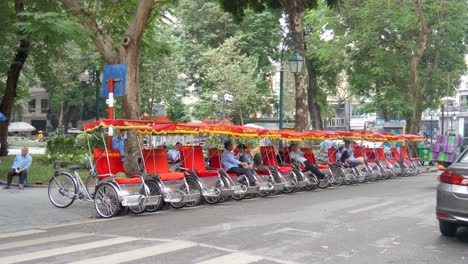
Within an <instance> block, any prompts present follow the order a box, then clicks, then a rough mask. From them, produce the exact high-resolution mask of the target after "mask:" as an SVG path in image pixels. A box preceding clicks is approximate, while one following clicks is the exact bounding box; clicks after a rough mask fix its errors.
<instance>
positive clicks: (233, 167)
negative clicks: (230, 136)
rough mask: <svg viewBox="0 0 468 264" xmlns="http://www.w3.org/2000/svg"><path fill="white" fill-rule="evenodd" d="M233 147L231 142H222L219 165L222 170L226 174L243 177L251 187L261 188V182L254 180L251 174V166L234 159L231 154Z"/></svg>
mask: <svg viewBox="0 0 468 264" xmlns="http://www.w3.org/2000/svg"><path fill="white" fill-rule="evenodd" d="M232 150H233V145H232V142H231V141H226V142H224V151H223V154H222V155H221V163H222V165H223V168H224V169H225V170H226V172H228V173H234V174H237V175H245V176H246V177H247V179H248V180H249V183H250V185H251V186H261V185H262V184H261V182H259V181H257V180H256V179H255V176H254V174H253V171H252V168H253V164H248V163H247V162H242V161H239V160H237V159H236V158H235V157H234V153H233V152H232Z"/></svg>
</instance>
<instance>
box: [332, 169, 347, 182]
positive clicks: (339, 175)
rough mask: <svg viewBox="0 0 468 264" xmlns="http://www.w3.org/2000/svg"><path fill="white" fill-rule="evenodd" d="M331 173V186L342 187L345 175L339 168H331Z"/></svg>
mask: <svg viewBox="0 0 468 264" xmlns="http://www.w3.org/2000/svg"><path fill="white" fill-rule="evenodd" d="M331 173H332V175H333V181H332V182H331V185H332V186H335V187H338V186H341V185H343V183H344V177H345V175H344V174H345V173H344V171H343V170H342V169H341V168H338V167H333V168H331Z"/></svg>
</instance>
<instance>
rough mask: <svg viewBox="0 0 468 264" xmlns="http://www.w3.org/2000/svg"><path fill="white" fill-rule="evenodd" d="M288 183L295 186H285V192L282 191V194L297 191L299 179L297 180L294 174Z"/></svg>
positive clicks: (290, 176)
mask: <svg viewBox="0 0 468 264" xmlns="http://www.w3.org/2000/svg"><path fill="white" fill-rule="evenodd" d="M288 181H289V182H290V183H292V184H293V186H292V187H286V186H284V188H283V190H281V192H283V193H292V192H294V191H295V190H296V189H297V179H296V177H295V176H294V174H293V173H291V175H289V177H288Z"/></svg>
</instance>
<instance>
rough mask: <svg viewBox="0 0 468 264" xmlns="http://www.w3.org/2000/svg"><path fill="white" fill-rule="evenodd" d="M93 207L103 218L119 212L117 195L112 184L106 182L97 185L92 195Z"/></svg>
mask: <svg viewBox="0 0 468 264" xmlns="http://www.w3.org/2000/svg"><path fill="white" fill-rule="evenodd" d="M94 207H95V208H96V211H97V212H98V214H99V215H100V216H101V217H103V218H111V217H113V216H115V215H116V214H117V213H118V212H119V209H120V201H119V196H118V194H117V191H116V190H115V188H114V186H112V184H110V183H108V182H106V183H103V184H100V185H99V186H98V187H97V189H96V193H95V195H94Z"/></svg>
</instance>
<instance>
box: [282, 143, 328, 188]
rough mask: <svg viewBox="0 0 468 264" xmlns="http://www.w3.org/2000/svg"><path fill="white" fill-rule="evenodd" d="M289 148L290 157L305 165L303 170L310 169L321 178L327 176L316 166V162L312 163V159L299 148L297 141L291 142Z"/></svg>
mask: <svg viewBox="0 0 468 264" xmlns="http://www.w3.org/2000/svg"><path fill="white" fill-rule="evenodd" d="M289 148H290V150H289V158H290V159H291V162H297V163H299V164H300V165H301V166H303V167H305V169H304V170H303V172H305V171H310V172H312V173H313V174H315V175H316V176H317V178H319V179H323V178H325V177H326V176H327V175H325V174H324V173H323V172H321V171H320V170H319V169H318V168H317V167H315V166H314V164H312V163H311V162H310V161H308V160H307V159H306V158H304V153H302V152H301V151H300V150H299V149H298V147H297V143H291V145H289Z"/></svg>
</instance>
